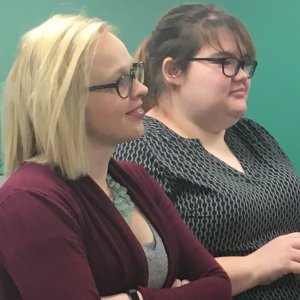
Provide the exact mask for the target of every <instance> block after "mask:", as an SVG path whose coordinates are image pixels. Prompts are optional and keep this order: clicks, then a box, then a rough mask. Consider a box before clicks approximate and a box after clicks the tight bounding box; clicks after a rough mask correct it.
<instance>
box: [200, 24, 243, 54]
mask: <svg viewBox="0 0 300 300" xmlns="http://www.w3.org/2000/svg"><path fill="white" fill-rule="evenodd" d="M200 52H201V53H207V52H209V53H210V54H212V53H220V54H221V53H225V54H228V55H230V54H231V55H233V56H235V57H244V56H247V49H246V46H245V45H243V44H242V43H241V41H240V39H239V38H238V37H236V36H235V35H234V34H233V33H232V32H230V31H229V30H226V29H219V30H218V31H216V32H215V34H213V35H210V37H209V38H208V39H207V40H206V43H205V45H203V47H202V48H201V49H200V51H199V52H198V53H200Z"/></svg>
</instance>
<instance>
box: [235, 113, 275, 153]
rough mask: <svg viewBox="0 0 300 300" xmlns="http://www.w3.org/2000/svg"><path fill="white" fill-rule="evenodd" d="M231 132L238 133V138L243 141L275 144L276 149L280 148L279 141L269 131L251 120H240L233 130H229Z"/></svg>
mask: <svg viewBox="0 0 300 300" xmlns="http://www.w3.org/2000/svg"><path fill="white" fill-rule="evenodd" d="M229 131H232V132H234V133H236V134H237V136H238V137H240V138H242V139H248V140H250V141H251V142H252V143H257V144H264V143H268V144H274V145H276V147H278V143H277V141H276V140H275V138H274V137H273V136H272V135H271V134H270V133H269V131H268V130H267V129H266V128H265V127H263V126H262V125H260V124H258V123H257V122H255V121H253V120H251V119H247V118H242V119H240V120H239V121H238V122H237V123H236V124H235V125H234V126H233V127H232V128H230V129H229Z"/></svg>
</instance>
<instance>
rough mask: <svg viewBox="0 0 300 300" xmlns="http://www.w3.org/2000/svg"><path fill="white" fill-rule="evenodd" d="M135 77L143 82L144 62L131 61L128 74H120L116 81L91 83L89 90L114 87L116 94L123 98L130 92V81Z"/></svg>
mask: <svg viewBox="0 0 300 300" xmlns="http://www.w3.org/2000/svg"><path fill="white" fill-rule="evenodd" d="M133 79H136V80H137V81H139V82H141V83H144V63H143V62H138V63H133V64H132V68H131V69H130V71H129V74H125V75H122V76H121V77H120V78H119V79H118V80H117V81H116V82H113V83H107V84H100V85H93V86H90V87H89V91H90V92H93V91H97V90H103V89H116V91H117V93H118V95H119V96H120V97H121V98H122V99H125V98H127V97H129V96H130V95H131V93H132V85H133V84H132V81H133Z"/></svg>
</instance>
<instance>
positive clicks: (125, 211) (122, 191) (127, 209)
mask: <svg viewBox="0 0 300 300" xmlns="http://www.w3.org/2000/svg"><path fill="white" fill-rule="evenodd" d="M106 182H107V184H108V186H109V187H110V189H111V191H112V201H113V203H114V205H115V206H116V208H117V209H118V211H119V212H120V213H121V215H122V216H123V218H124V219H125V221H126V222H127V223H128V224H129V225H130V224H131V215H132V210H133V208H134V203H133V202H132V200H131V199H130V197H129V195H128V192H127V189H126V187H124V186H122V185H120V184H119V183H118V182H116V181H115V180H114V179H113V178H112V177H111V176H110V175H109V174H107V177H106Z"/></svg>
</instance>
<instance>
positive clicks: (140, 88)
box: [131, 79, 148, 99]
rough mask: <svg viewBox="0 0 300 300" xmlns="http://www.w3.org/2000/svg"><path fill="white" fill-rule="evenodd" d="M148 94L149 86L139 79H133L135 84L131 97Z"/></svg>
mask: <svg viewBox="0 0 300 300" xmlns="http://www.w3.org/2000/svg"><path fill="white" fill-rule="evenodd" d="M147 94H148V88H147V87H146V86H145V85H144V84H143V83H141V82H139V81H138V80H136V79H134V80H133V86H132V95H131V98H133V99H134V98H136V97H145V96H146V95H147Z"/></svg>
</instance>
